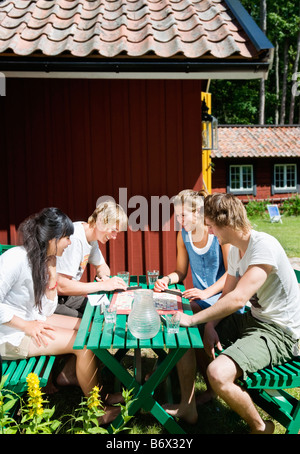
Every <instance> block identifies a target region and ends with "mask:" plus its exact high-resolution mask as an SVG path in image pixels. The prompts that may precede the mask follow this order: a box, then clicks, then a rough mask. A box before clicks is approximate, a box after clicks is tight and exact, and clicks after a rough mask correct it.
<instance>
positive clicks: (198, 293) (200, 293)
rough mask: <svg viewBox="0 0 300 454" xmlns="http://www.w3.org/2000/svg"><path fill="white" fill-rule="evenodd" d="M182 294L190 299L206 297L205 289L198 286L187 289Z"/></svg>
mask: <svg viewBox="0 0 300 454" xmlns="http://www.w3.org/2000/svg"><path fill="white" fill-rule="evenodd" d="M182 296H183V297H184V298H187V299H188V300H190V301H193V300H204V299H206V296H205V290H200V289H198V288H190V289H188V290H185V291H184V292H183V294H182Z"/></svg>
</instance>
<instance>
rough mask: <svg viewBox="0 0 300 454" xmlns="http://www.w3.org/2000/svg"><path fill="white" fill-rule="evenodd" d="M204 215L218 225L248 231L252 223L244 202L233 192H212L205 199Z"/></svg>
mask: <svg viewBox="0 0 300 454" xmlns="http://www.w3.org/2000/svg"><path fill="white" fill-rule="evenodd" d="M204 217H207V218H209V219H210V220H211V221H212V222H213V223H214V224H215V225H216V226H218V227H231V228H232V229H234V230H240V231H242V232H244V233H245V232H248V231H249V230H251V224H250V221H249V219H248V218H247V212H246V209H245V207H244V205H243V202H242V201H241V200H240V199H238V198H237V197H236V196H234V195H232V194H218V193H215V194H211V195H208V196H207V197H206V198H205V201H204Z"/></svg>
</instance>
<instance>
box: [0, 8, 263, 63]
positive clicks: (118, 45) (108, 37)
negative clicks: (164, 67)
mask: <svg viewBox="0 0 300 454" xmlns="http://www.w3.org/2000/svg"><path fill="white" fill-rule="evenodd" d="M4 52H7V53H10V52H13V53H14V54H16V55H20V56H27V55H32V54H34V53H37V54H39V55H46V56H57V55H61V54H62V53H70V54H71V55H73V56H76V57H85V56H88V55H92V54H93V55H94V54H96V55H100V56H102V57H116V56H120V55H125V56H128V57H140V56H145V55H147V54H148V55H154V56H157V57H163V58H169V57H172V56H184V57H186V58H200V57H206V58H207V57H210V58H211V57H213V58H218V59H222V58H230V57H233V58H235V57H237V56H238V57H240V58H244V59H255V58H257V56H258V54H257V51H256V48H255V47H254V45H253V44H252V42H251V39H250V38H249V37H248V36H247V34H246V33H245V31H244V30H243V29H242V27H241V26H240V25H239V23H238V22H237V20H236V19H235V18H234V16H233V14H232V12H231V11H230V9H229V8H228V7H227V5H226V3H225V2H224V1H222V0H198V1H191V0H155V1H153V0H55V1H47V0H5V1H2V2H1V1H0V53H4Z"/></svg>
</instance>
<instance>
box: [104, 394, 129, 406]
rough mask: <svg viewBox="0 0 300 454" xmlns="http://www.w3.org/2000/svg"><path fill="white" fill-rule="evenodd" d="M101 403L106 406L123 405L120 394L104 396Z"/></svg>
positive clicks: (122, 398)
mask: <svg viewBox="0 0 300 454" xmlns="http://www.w3.org/2000/svg"><path fill="white" fill-rule="evenodd" d="M103 401H104V402H105V403H106V404H107V405H115V404H124V403H125V401H124V397H123V396H122V393H121V392H119V393H114V394H106V396H105V397H104V399H103Z"/></svg>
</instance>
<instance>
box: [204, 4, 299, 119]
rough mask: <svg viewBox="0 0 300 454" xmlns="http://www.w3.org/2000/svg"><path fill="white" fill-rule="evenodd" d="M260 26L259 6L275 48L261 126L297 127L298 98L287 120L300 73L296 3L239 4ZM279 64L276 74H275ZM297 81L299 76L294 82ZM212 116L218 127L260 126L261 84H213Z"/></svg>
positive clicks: (241, 81) (221, 81)
mask: <svg viewBox="0 0 300 454" xmlns="http://www.w3.org/2000/svg"><path fill="white" fill-rule="evenodd" d="M240 1H241V3H242V5H243V6H244V8H245V9H246V10H247V11H248V13H249V14H250V15H251V16H252V18H253V19H254V20H255V21H256V23H257V25H258V26H260V28H262V26H261V18H260V11H261V4H262V3H265V5H266V35H267V37H268V39H269V40H270V41H271V43H272V44H273V46H274V48H275V49H274V61H273V65H272V68H271V70H270V71H269V76H268V80H267V81H266V82H265V121H264V122H263V123H264V124H299V123H300V96H296V97H295V99H294V101H295V106H294V108H293V109H292V110H293V115H294V116H293V120H292V121H291V118H290V106H291V100H292V85H293V83H295V82H293V80H292V76H293V74H295V73H299V71H300V70H299V51H300V26H299V24H300V18H299V13H300V2H299V0H296V1H290V0H276V1H275V0H261V1H260V0H240ZM277 64H278V70H277ZM299 79H300V73H299V74H298V76H297V80H298V81H299ZM209 91H210V92H211V93H213V94H214V95H213V99H212V103H213V105H212V113H213V115H214V116H215V117H216V118H218V121H219V124H259V123H260V121H259V104H260V80H259V79H257V80H249V81H248V80H212V81H211V85H210V89H209Z"/></svg>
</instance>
